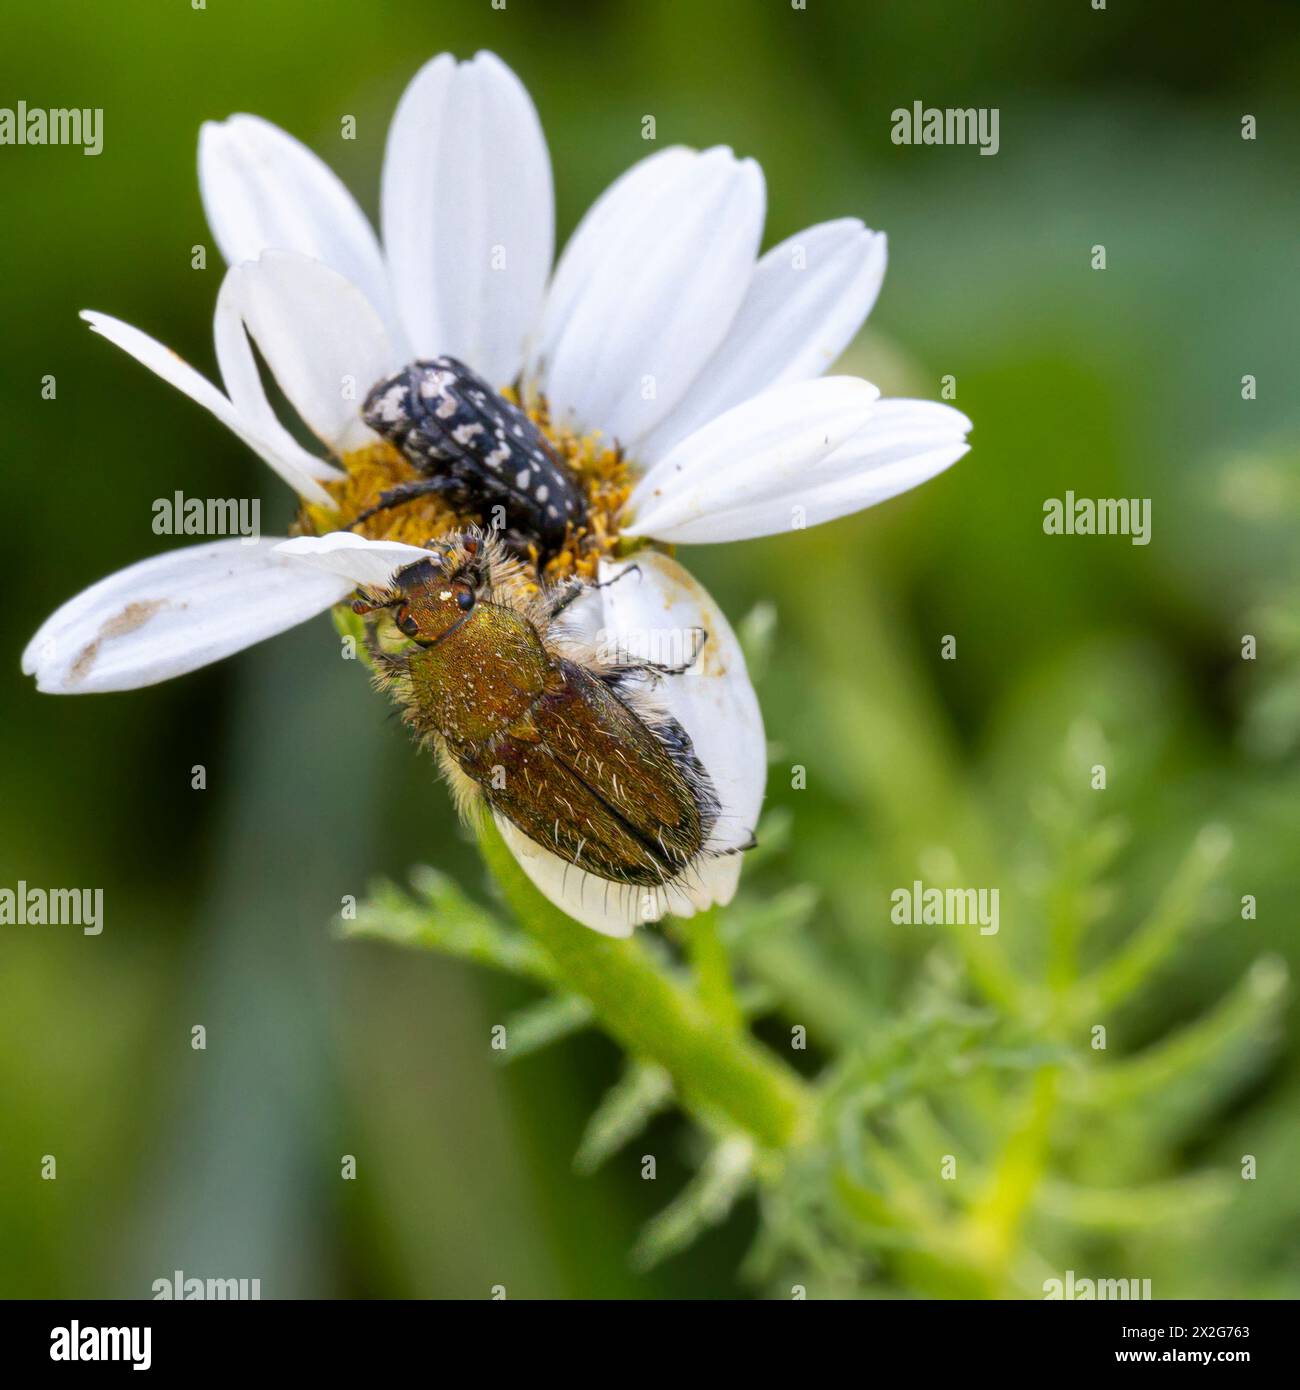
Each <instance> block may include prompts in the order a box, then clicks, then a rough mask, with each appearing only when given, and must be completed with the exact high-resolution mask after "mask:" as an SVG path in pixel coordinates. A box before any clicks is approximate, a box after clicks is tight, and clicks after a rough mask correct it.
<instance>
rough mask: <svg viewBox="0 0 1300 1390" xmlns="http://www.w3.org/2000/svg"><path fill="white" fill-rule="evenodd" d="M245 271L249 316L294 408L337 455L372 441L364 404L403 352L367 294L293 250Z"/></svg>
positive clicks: (255, 338) (248, 321) (245, 305)
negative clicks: (397, 346) (367, 394)
mask: <svg viewBox="0 0 1300 1390" xmlns="http://www.w3.org/2000/svg"><path fill="white" fill-rule="evenodd" d="M241 269H242V272H243V280H242V296H241V297H242V300H243V313H244V322H245V324H246V325H247V327H248V331H249V333H251V334H252V337H253V341H254V342H255V343H256V344H257V346H258V348H259V349H260V350H261V353H262V356H263V357H265V358H266V361H267V365H268V366H269V367H270V368H271V372H272V374H273V375H274V376H275V379H276V381H278V382H279V383H280V389H281V390H282V391H283V392H284V394H285V395H286V396H287V397H288V398H289V401H290V403H291V404H292V405H293V407H294V409H295V410H296V411H297V412H298V414H299V415H301V416H302V418H303V420H304V421H306V423H307V424H308V426H309V427H310V428H311V429H312V431H313V432H314V433H315V434H316V435H317V436H318V437H319V438H320V439H321V440H323V441H324V442H325V443H326V444H327V445H329V447H330V448H331V449H333V450H334V451H335V453H339V454H344V453H347V452H348V451H349V450H351V449H359V448H363V447H364V446H365V445H366V444H371V443H374V441H375V438H376V436H375V435H374V434H373V433H372V432H371V431H370V430H369V429H368V428H367V427H366V425H365V424H364V423H363V422H362V419H361V405H362V402H363V401H364V400H365V398H366V393H367V392H368V391H369V390H370V388H371V387H372V386H374V385H375V383H376V382H378V381H380V380H381V379H382V378H383V377H385V376H387V375H389V373H391V372H393V371H395V370H396V369H397V368H398V367H399V366H400V365H401V354H400V351H399V350H398V349H396V348H395V347H394V346H393V344H392V341H391V339H390V338H389V335H388V334H387V333H386V332H385V330H384V326H383V324H382V323H381V322H380V320H379V316H378V315H377V314H376V313H375V311H374V309H372V308H371V306H370V303H369V301H368V300H367V299H366V297H365V295H363V294H362V293H361V291H360V290H359V289H357V287H356V286H355V285H353V284H352V283H351V282H350V281H348V280H345V279H344V278H343V276H341V275H340V274H338V272H337V271H334V270H331V269H330V268H329V267H328V266H325V265H322V264H321V263H320V262H319V261H313V260H308V259H307V257H305V256H300V255H296V254H294V253H292V252H285V251H266V252H264V253H263V254H262V256H261V258H260V259H259V260H257V261H255V262H250V263H248V264H246V265H244V266H243V267H241Z"/></svg>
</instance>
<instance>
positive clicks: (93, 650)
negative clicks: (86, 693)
mask: <svg viewBox="0 0 1300 1390" xmlns="http://www.w3.org/2000/svg"><path fill="white" fill-rule="evenodd" d="M166 606H167V600H166V599H165V598H154V599H147V600H145V601H144V602H143V603H128V604H127V605H126V607H125V608H124V609H122V611H121V612H120V613H118V614H117V615H116V616H115V617H112V618H108V619H106V620H105V621H104V623H103V624H102V625H101V627H100V629H99V632H98V634H97V635H96V636H95V637H94V638H92V640H91V641H89V642H87V643H86V645H85V646H84V647H82V649H81V650H80V651H79V652H78V653H77V659H76V661H74V662H73V663H72V669H71V670H70V671H69V672H68V684H69V685H76V683H77V682H78V681H84V680H85V679H86V677H87V676H88V675H89V674H90V673H91V671H92V670H94V667H95V662H96V661H98V660H99V648H100V644H101V643H103V642H105V641H107V640H110V639H112V638H114V637H125V636H126V635H127V634H128V633H130V632H134V631H135V630H136V629H137V628H139V627H143V626H144V625H145V623H147V622H148V621H149V619H150V618H152V617H153V616H154V614H155V613H157V612H158V610H159V609H160V608H165V607H166Z"/></svg>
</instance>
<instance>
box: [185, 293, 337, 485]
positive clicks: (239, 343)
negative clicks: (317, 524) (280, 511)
mask: <svg viewBox="0 0 1300 1390" xmlns="http://www.w3.org/2000/svg"><path fill="white" fill-rule="evenodd" d="M245 286H246V277H245V275H244V272H243V271H242V270H241V269H240V268H239V267H238V266H232V267H231V268H230V269H229V270H228V271H226V275H225V279H223V280H222V282H221V289H220V291H219V293H218V294H217V309H216V313H215V314H214V315H213V319H212V336H213V339H214V341H215V344H216V350H217V365H218V366H219V367H220V368H221V380H222V382H223V383H224V385H225V388H226V394H227V395H228V396H229V397H230V400H231V403H232V404H233V405H234V407H235V409H236V410H237V411H238V412H239V414H240V416H241V417H242V418H243V419H244V420H245V421H247V422H248V423H249V424H250V425H251V426H252V427H253V428H254V429H255V430H256V431H257V433H258V435H259V436H260V437H261V438H262V439H265V440H267V441H268V442H269V443H270V445H271V446H272V447H273V448H274V450H275V453H276V456H277V457H278V458H279V459H281V460H283V461H284V463H285V466H286V468H287V469H291V471H292V474H293V476H289V475H288V473H286V481H288V482H289V484H290V485H291V486H292V487H294V488H295V490H296V491H297V492H299V493H302V492H303V487H302V485H301V479H302V478H303V477H304V476H305V477H307V478H315V479H318V480H320V481H322V482H324V481H328V480H330V479H332V478H338V477H339V476H340V473H339V470H338V469H337V468H335V467H334V466H333V465H332V464H329V463H326V461H325V460H324V459H320V458H317V457H316V455H315V454H310V453H308V452H307V450H306V449H304V448H303V447H302V445H301V444H299V443H298V441H297V440H296V439H295V438H294V437H293V435H291V434H290V433H289V431H288V430H287V429H285V427H284V426H283V425H282V424H281V423H280V421H279V420H278V419H277V418H276V415H275V412H274V411H273V410H272V409H271V404H270V402H269V401H268V400H267V399H266V390H265V388H264V387H263V385H262V377H261V373H260V372H259V371H258V369H257V362H256V361H255V359H254V357H253V349H252V348H251V347H250V346H249V342H248V334H247V333H246V332H245V331H244V321H243V315H244V309H245V296H246V288H245ZM317 500H319V499H317Z"/></svg>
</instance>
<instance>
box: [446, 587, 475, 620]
mask: <svg viewBox="0 0 1300 1390" xmlns="http://www.w3.org/2000/svg"><path fill="white" fill-rule="evenodd" d="M451 591H452V593H453V594H455V595H456V607H457V608H459V609H460V611H461V612H462V613H468V612H469V610H470V609H471V608H473V607H474V590H473V589H471V588H470V586H469V585H468V584H466V583H465V581H464V580H463V579H462V580H458V581H457V582H456V583H455V584H453V585H452V588H451Z"/></svg>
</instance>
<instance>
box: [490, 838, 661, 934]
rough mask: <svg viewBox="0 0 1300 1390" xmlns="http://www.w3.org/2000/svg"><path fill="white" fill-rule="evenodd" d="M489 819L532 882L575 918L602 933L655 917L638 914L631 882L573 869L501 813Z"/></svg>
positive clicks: (619, 930) (619, 931)
mask: <svg viewBox="0 0 1300 1390" xmlns="http://www.w3.org/2000/svg"><path fill="white" fill-rule="evenodd" d="M493 819H494V820H495V821H496V823H497V829H498V830H500V831H501V838H502V839H503V840H504V841H505V842H506V844H507V846H508V847H509V849H510V852H511V854H513V855H514V856H515V858H516V859H517V860H518V861H519V867H520V868H521V869H523V871H524V873H526V874H527V875H528V877H529V878H530V879H531V880H532V882H533V884H534V886H535V887H536V888H537V889H538V890H539V891H540V892H541V893H543V894H544V895H545V896H546V897H548V898H549V899H550V900H551V902H553V903H554V904H555V905H556V907H558V908H559V909H560V910H561V911H563V912H567V913H568V914H569V916H570V917H572V918H573V919H574V921H575V922H581V923H582V925H583V926H584V927H590V928H591V929H592V930H593V931H598V932H601V933H602V934H603V935H605V936H631V935H632V930H633V928H634V927H635V926H636V925H637V923H638V922H641V921H651V922H656V921H658V920H659V916H660V915H661V914H659V913H656V914H655V915H653V916H651V917H642V916H641V915H640V903H639V898H640V893H641V891H642V890H640V889H638V888H637V887H635V885H631V884H625V883H611V882H610V881H609V880H608V879H606V878H596V877H595V876H594V875H593V874H589V873H585V872H584V871H583V870H582V869H575V868H574V867H573V865H572V864H568V863H566V862H565V861H564V860H563V859H561V858H560V857H559V855H557V854H552V853H551V852H550V850H547V849H543V848H542V847H541V845H539V844H538V843H537V842H536V841H535V840H530V839H529V838H528V836H527V835H525V834H524V833H523V832H522V831H521V830H517V829H516V828H515V827H514V826H513V825H512V824H511V823H510V822H509V821H508V820H506V818H505V817H504V816H498V815H496V814H495V813H494V814H493Z"/></svg>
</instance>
